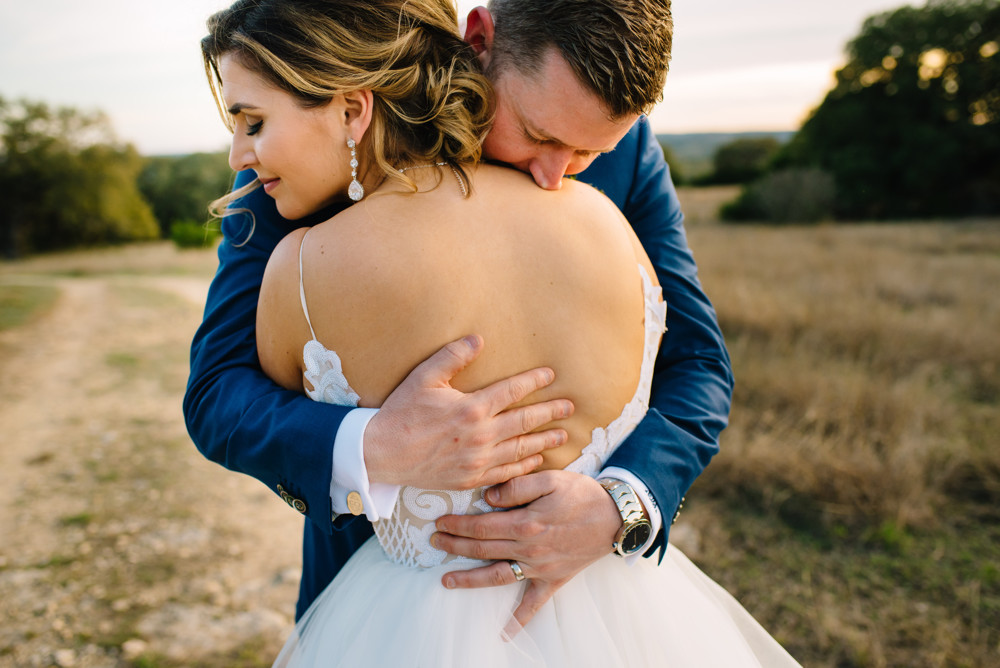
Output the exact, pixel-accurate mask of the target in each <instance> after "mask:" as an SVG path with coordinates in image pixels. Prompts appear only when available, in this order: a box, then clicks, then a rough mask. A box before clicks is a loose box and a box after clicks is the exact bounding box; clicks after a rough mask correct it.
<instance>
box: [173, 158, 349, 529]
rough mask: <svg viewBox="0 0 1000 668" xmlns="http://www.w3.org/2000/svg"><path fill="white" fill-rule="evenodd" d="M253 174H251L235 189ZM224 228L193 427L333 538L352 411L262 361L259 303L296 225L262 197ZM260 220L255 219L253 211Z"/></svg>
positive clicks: (192, 399)
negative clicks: (336, 489) (323, 400)
mask: <svg viewBox="0 0 1000 668" xmlns="http://www.w3.org/2000/svg"><path fill="white" fill-rule="evenodd" d="M250 178H252V176H247V175H246V173H242V174H240V175H239V176H238V177H237V182H236V186H237V187H239V186H241V185H244V184H245V183H247V182H248V181H249V180H250ZM238 204H239V206H240V209H241V210H242V211H241V212H237V213H234V214H232V215H229V216H226V217H225V218H224V219H223V221H222V231H223V237H224V239H223V241H222V243H221V244H220V246H219V266H218V270H217V272H216V275H215V278H214V279H213V280H212V284H211V287H210V288H209V292H208V299H207V302H206V305H205V314H204V319H203V321H202V324H201V326H200V327H199V328H198V331H197V333H196V334H195V337H194V341H193V343H192V345H191V374H190V377H189V379H188V385H187V391H186V393H185V395H184V419H185V422H186V424H187V429H188V432H189V433H190V435H191V438H192V440H193V441H194V443H195V445H196V446H197V447H198V449H199V450H200V451H201V453H202V454H203V455H205V457H207V458H208V459H210V460H212V461H214V462H216V463H218V464H221V465H223V466H225V467H226V468H228V469H230V470H233V471H238V472H240V473H245V474H247V475H250V476H253V477H254V478H257V479H258V480H260V481H261V482H263V483H264V484H265V485H267V487H268V488H269V489H270V490H271V491H273V492H275V493H276V494H278V495H279V496H281V498H282V499H283V500H284V501H285V502H286V503H288V504H289V505H290V506H292V507H293V508H295V509H296V510H298V511H299V512H301V513H303V514H305V515H306V516H307V517H309V519H310V520H312V521H313V522H314V523H315V525H316V526H317V528H319V529H320V530H321V531H323V532H324V533H327V534H330V533H332V532H333V531H334V530H335V528H342V527H343V525H345V524H346V523H347V522H350V521H351V520H352V519H353V518H352V517H350V516H348V517H345V518H343V519H340V520H338V522H337V524H336V527H335V526H334V523H333V512H332V508H331V501H330V478H331V473H332V458H333V443H334V439H335V437H336V434H337V429H338V427H339V426H340V422H341V421H342V420H343V418H344V416H345V415H346V414H347V413H348V411H349V410H350V409H348V408H344V407H339V406H332V405H329V404H320V403H317V402H314V401H312V400H310V399H309V398H307V397H305V396H304V395H302V394H299V393H297V392H291V391H288V390H285V389H283V388H281V387H279V386H278V385H276V384H275V383H273V382H272V381H271V380H270V379H269V378H268V377H267V376H265V375H264V372H263V371H262V370H261V368H260V364H259V362H258V359H257V344H256V327H255V323H256V317H257V298H258V294H259V291H260V286H261V281H262V278H263V275H264V268H265V267H266V266H267V261H268V258H269V257H270V255H271V252H272V251H273V250H274V247H275V246H276V245H277V243H278V241H280V240H281V238H282V237H284V236H285V234H287V233H288V232H290V231H291V230H292V229H294V228H296V227H301V226H302V225H303V224H306V223H303V222H302V221H298V222H296V223H289V222H288V221H285V220H284V219H282V218H281V217H280V216H279V215H278V213H277V210H276V209H275V208H274V205H273V201H272V200H271V199H270V198H268V197H267V196H266V195H265V194H264V193H263V192H262V191H261V190H260V189H258V190H257V191H255V192H254V193H251V194H250V195H248V196H247V197H245V198H243V200H241V201H240V202H239V203H238ZM251 212H252V213H251Z"/></svg>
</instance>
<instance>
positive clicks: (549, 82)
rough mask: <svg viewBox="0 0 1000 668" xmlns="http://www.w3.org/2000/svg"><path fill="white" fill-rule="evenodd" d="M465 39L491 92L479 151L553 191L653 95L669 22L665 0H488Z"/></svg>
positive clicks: (666, 51) (658, 91) (609, 145)
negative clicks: (491, 107) (492, 111)
mask: <svg viewBox="0 0 1000 668" xmlns="http://www.w3.org/2000/svg"><path fill="white" fill-rule="evenodd" d="M465 36H466V41H468V42H469V43H470V44H472V46H473V47H475V49H476V50H477V52H478V53H479V54H480V58H481V60H482V62H483V64H484V66H485V68H486V72H487V74H488V75H489V77H490V78H491V79H492V80H493V85H494V87H495V89H496V96H497V112H496V120H495V122H494V125H493V129H492V130H491V131H490V134H489V135H488V136H487V138H486V144H485V152H486V156H487V157H488V158H490V159H492V160H498V161H501V162H506V163H508V164H510V165H511V166H513V167H516V168H517V169H520V170H521V171H524V172H528V173H530V174H531V175H532V176H533V177H534V179H535V181H536V182H537V183H538V185H540V186H542V187H543V188H550V189H553V188H558V187H559V185H560V183H561V179H562V177H563V175H565V174H577V173H579V172H581V171H583V170H584V169H586V168H587V166H589V165H590V163H591V162H593V161H594V158H596V157H597V156H598V155H599V154H600V153H603V152H606V151H610V150H611V149H613V148H614V147H615V145H616V144H617V143H618V142H619V141H620V140H621V138H622V137H624V136H625V134H626V133H627V132H628V130H629V128H630V127H632V125H633V123H635V121H636V119H637V118H638V117H639V115H640V114H643V113H647V112H648V111H649V110H650V109H651V108H652V106H653V105H654V104H656V103H657V102H658V101H659V100H660V99H661V98H662V94H663V84H664V82H665V80H666V76H667V68H668V65H669V62H670V47H671V40H672V37H673V20H672V18H671V15H670V0H542V1H539V0H490V5H489V11H487V10H486V9H484V8H482V7H478V8H476V9H474V10H473V11H472V12H471V13H470V15H469V18H468V22H467V26H466V35H465Z"/></svg>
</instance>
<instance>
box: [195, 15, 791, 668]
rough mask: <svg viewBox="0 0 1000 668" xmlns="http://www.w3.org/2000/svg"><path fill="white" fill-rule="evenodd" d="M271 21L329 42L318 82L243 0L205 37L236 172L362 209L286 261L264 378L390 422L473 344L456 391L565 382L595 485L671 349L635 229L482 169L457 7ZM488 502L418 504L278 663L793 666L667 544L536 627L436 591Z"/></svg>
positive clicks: (302, 244) (490, 606) (295, 197)
mask: <svg viewBox="0 0 1000 668" xmlns="http://www.w3.org/2000/svg"><path fill="white" fill-rule="evenodd" d="M260 4H261V3H260V2H251V3H249V6H251V7H256V6H258V5H260ZM274 5H275V6H274V8H273V15H272V16H270V17H269V33H270V34H272V35H296V34H297V35H299V36H300V38H301V35H302V34H303V31H302V30H299V28H301V27H303V26H305V25H308V26H309V32H311V33H312V34H318V33H322V34H325V35H326V37H327V40H328V41H327V43H326V44H325V45H324V46H316V45H314V52H310V53H307V54H306V55H307V56H308V60H309V65H308V66H305V65H303V64H302V56H303V53H304V52H305V51H306V50H305V49H304V48H303V47H302V41H301V39H297V40H289V41H288V42H284V43H282V42H281V40H280V39H272V40H271V41H272V42H273V45H271V46H269V47H264V46H263V45H262V44H261V43H260V42H258V41H256V40H254V39H253V38H252V37H250V36H249V35H248V34H247V33H246V32H244V31H242V25H241V19H242V17H243V16H244V15H245V10H246V7H247V6H248V3H247V2H239V3H237V4H236V5H234V6H233V7H232V8H230V9H229V10H226V11H223V12H220V13H219V14H216V15H215V16H213V17H212V19H211V20H210V22H209V28H210V33H211V34H210V35H209V37H207V38H206V39H205V41H204V42H203V48H204V50H205V57H206V66H207V68H208V71H209V72H210V73H211V77H212V82H213V90H215V92H216V94H217V97H218V96H221V99H220V100H219V102H220V106H221V107H222V108H223V109H226V110H228V114H229V117H230V119H231V121H232V125H233V129H234V137H233V145H232V151H231V154H230V162H231V164H232V166H233V167H234V169H238V170H241V169H253V170H254V171H255V172H256V174H257V181H256V182H255V183H254V184H251V186H250V188H255V187H262V188H263V189H264V190H265V192H266V193H267V194H268V195H270V196H271V197H273V198H274V200H275V203H276V206H277V209H278V211H279V212H280V213H281V215H282V216H283V217H285V218H288V219H293V220H294V219H299V218H302V217H305V216H307V215H309V214H312V213H314V212H317V211H319V210H321V209H323V208H324V207H326V206H328V205H330V204H331V203H334V202H337V201H343V200H347V199H348V198H349V199H350V200H354V201H355V202H357V203H356V204H354V205H353V206H351V207H349V208H347V209H346V210H344V211H343V212H342V213H340V214H338V215H336V216H335V217H333V218H331V219H330V220H328V221H326V222H324V223H321V224H318V225H315V226H314V227H311V228H303V229H300V230H297V231H295V232H293V233H291V234H290V235H288V237H286V238H285V239H284V240H283V241H282V242H281V243H280V244H279V245H278V247H277V248H276V249H275V251H274V253H273V255H272V257H271V260H270V262H269V263H268V267H267V270H266V273H265V276H264V282H263V285H262V287H261V293H260V301H259V307H258V314H257V341H258V351H259V356H260V361H261V366H262V367H263V369H264V370H265V372H266V373H267V374H268V375H269V376H271V377H272V378H273V379H274V380H275V381H276V382H277V383H279V384H280V385H282V386H284V387H286V388H289V389H293V390H297V391H300V392H304V393H306V394H307V395H309V396H310V397H311V398H313V399H314V400H316V401H324V402H329V403H339V404H343V405H351V406H367V407H377V406H379V405H380V404H381V402H382V401H384V400H385V398H386V397H387V396H388V395H389V394H390V392H391V391H392V390H393V389H394V388H395V387H396V386H397V385H398V384H399V383H400V382H401V381H402V380H403V379H404V378H405V377H406V375H407V374H408V372H409V371H410V370H411V369H413V368H414V367H415V366H416V365H417V364H419V363H420V362H421V361H422V360H424V359H426V358H427V357H428V356H429V355H430V354H431V353H433V352H434V351H436V350H438V349H439V348H440V347H441V346H442V345H443V344H445V343H447V342H448V341H453V340H457V339H460V338H461V337H462V336H463V335H465V334H466V333H468V332H476V333H477V335H475V336H470V337H466V339H465V341H466V343H467V344H468V345H472V346H474V347H480V346H482V347H483V352H482V354H481V355H480V356H479V358H478V359H477V361H476V362H475V363H474V364H473V365H471V366H469V367H468V368H466V369H465V370H464V371H462V372H461V373H460V374H459V375H457V376H456V377H455V378H454V380H453V385H454V386H455V387H457V388H458V389H461V390H463V391H473V390H475V389H477V388H481V387H484V386H487V385H489V384H490V383H492V382H494V381H495V380H497V379H499V378H505V377H508V376H511V375H512V374H513V373H515V372H516V371H517V370H520V369H525V368H533V367H539V366H549V367H551V368H552V369H553V370H554V371H555V372H556V381H555V382H554V383H553V384H552V385H550V386H548V387H547V388H545V389H544V390H542V391H540V393H539V394H540V395H541V396H539V397H533V398H532V399H533V400H545V399H547V398H556V397H566V398H569V399H571V400H572V401H573V404H574V405H575V412H574V413H573V414H572V415H571V416H569V417H567V418H566V419H565V420H563V421H562V423H561V424H560V426H561V427H562V428H563V429H564V430H565V432H566V440H565V443H563V444H562V445H561V446H560V447H558V448H555V449H551V450H548V451H546V452H545V453H543V460H544V463H543V464H542V468H560V469H569V470H573V471H577V472H580V473H584V474H587V475H591V476H593V475H596V474H597V472H598V471H599V470H600V468H601V466H602V465H603V463H604V462H605V461H606V460H607V458H608V457H609V456H610V454H611V453H612V452H613V451H614V449H615V447H616V446H617V445H618V444H620V443H621V442H622V440H624V439H625V437H626V436H628V434H629V433H630V432H631V431H632V429H633V428H634V427H635V426H636V425H637V424H638V422H639V421H640V420H641V419H642V417H643V415H644V414H645V412H646V410H647V407H648V398H649V393H650V386H651V380H652V371H653V363H654V359H655V357H656V352H657V348H658V346H659V341H660V337H661V335H662V334H663V332H664V329H665V325H664V321H665V315H666V305H665V304H664V303H663V302H662V301H661V299H660V289H659V286H658V284H657V281H656V274H655V272H654V270H653V267H652V266H651V264H650V261H649V259H648V258H647V256H646V254H645V252H644V251H643V249H642V246H641V245H640V243H639V242H638V240H637V239H636V237H635V235H634V233H633V232H632V229H631V228H630V226H629V225H628V223H627V221H625V219H624V218H623V217H622V215H621V213H620V212H619V211H618V209H617V208H616V207H615V206H614V204H612V203H611V202H610V201H609V200H608V199H607V198H605V197H604V196H603V195H602V194H601V193H600V192H598V191H596V190H594V189H592V188H590V187H589V186H586V185H583V184H581V183H577V182H573V181H570V182H568V183H566V185H565V186H564V187H563V188H562V189H561V190H558V191H544V190H542V189H540V188H538V187H536V186H535V185H534V183H533V182H532V180H531V179H530V177H528V176H526V175H524V174H522V173H520V172H516V171H513V170H509V169H506V168H503V167H498V166H491V165H487V164H482V163H480V162H479V158H480V154H481V145H482V140H483V137H484V136H485V133H486V132H487V130H488V127H489V123H490V120H491V110H492V98H491V89H490V85H489V83H488V81H487V80H486V79H485V78H484V77H483V76H482V74H481V73H480V71H479V69H478V64H477V61H476V60H475V58H474V55H473V54H472V52H471V51H470V50H468V49H466V48H465V46H464V44H463V43H462V42H461V39H460V37H459V35H458V34H457V28H456V25H457V22H456V17H455V9H454V6H453V5H452V3H450V2H447V1H446V0H395V1H394V0H386V1H384V2H380V3H377V5H378V6H377V9H376V8H375V3H361V2H358V3H352V2H315V1H305V0H303V1H301V2H294V1H292V2H289V1H283V2H280V3H278V2H276V3H274ZM243 194H245V191H237V192H236V193H234V194H233V195H231V196H230V197H229V198H226V201H234V200H236V199H238V198H239V197H240V196H242V195H243ZM484 489H485V488H477V489H471V490H462V491H449V490H424V489H418V488H414V487H404V488H402V490H401V491H400V493H399V494H398V497H397V498H396V499H395V506H394V508H393V511H392V513H391V514H390V515H389V516H387V517H382V518H381V519H379V520H378V521H377V522H376V523H375V527H374V528H375V534H376V536H375V537H373V538H372V539H370V540H368V542H367V543H365V544H364V546H363V547H362V548H361V549H360V550H359V551H358V552H357V553H355V555H354V557H353V558H352V559H351V560H350V561H349V562H348V564H347V565H346V566H345V567H344V568H343V569H342V570H341V571H340V573H339V574H338V575H337V577H336V578H335V579H334V581H333V582H332V583H331V584H330V585H329V586H328V587H327V588H326V590H325V591H324V592H323V593H322V594H321V595H320V597H319V598H318V599H317V600H316V601H315V602H314V603H313V604H312V606H310V608H309V610H308V611H307V612H306V613H305V615H303V617H302V618H301V619H300V621H299V623H298V624H297V626H296V629H295V633H294V634H293V635H292V637H291V638H290V639H289V640H288V642H287V644H286V646H285V648H284V650H283V651H282V653H281V655H280V656H279V658H278V659H277V662H276V665H282V666H285V665H288V666H291V665H324V666H326V665H343V666H356V665H374V666H466V665H476V666H494V665H496V666H530V665H537V666H587V665H594V666H596V665H601V666H654V665H655V666H659V665H678V666H690V665H697V666H706V665H719V666H757V665H766V666H776V665H797V664H795V662H794V660H792V659H791V657H789V656H788V655H787V653H785V652H784V650H783V649H782V648H781V647H780V645H778V643H776V642H775V641H774V640H773V639H772V638H771V637H770V636H769V635H768V634H767V633H766V632H765V631H764V630H763V629H762V628H761V627H760V626H759V625H758V624H757V623H756V622H755V621H754V620H753V618H752V617H751V616H750V615H749V614H748V613H746V611H745V610H743V608H742V607H740V605H739V604H738V603H737V602H736V601H735V600H734V599H733V598H732V597H731V596H729V594H727V593H726V592H725V591H724V590H722V589H721V588H720V587H719V586H718V585H716V584H715V583H714V582H713V581H712V580H710V579H709V578H708V577H707V576H705V575H704V574H703V573H701V571H699V570H698V569H697V568H696V567H695V566H693V565H692V564H691V563H690V562H689V561H688V560H687V559H686V558H685V557H684V555H683V554H681V553H680V552H679V551H678V550H676V549H675V548H673V547H669V548H668V550H667V553H666V558H665V559H664V561H663V563H662V564H660V565H657V564H655V563H653V562H652V560H643V559H639V560H638V561H637V563H633V564H631V565H629V564H628V563H626V561H625V560H622V559H620V558H618V557H616V556H614V555H612V554H609V555H608V556H607V557H605V558H604V559H602V560H600V561H598V562H597V563H595V564H594V565H592V566H591V567H590V568H588V569H586V570H585V571H583V572H582V573H581V574H579V575H578V576H577V577H576V578H574V579H573V580H571V581H570V582H569V583H568V584H566V585H565V586H563V587H562V588H561V589H560V590H559V591H557V592H556V594H555V595H554V596H553V598H552V599H551V600H550V601H549V602H548V603H547V604H546V605H545V606H544V607H543V608H542V609H541V610H540V611H539V612H538V614H537V615H536V616H535V617H534V618H533V619H532V620H531V621H530V622H528V623H527V624H526V625H525V626H524V627H523V628H522V627H520V626H519V625H518V624H517V623H516V622H515V621H513V617H512V615H513V612H514V610H515V608H516V607H517V603H518V600H519V597H520V594H521V592H522V585H523V583H518V584H516V585H508V586H503V587H492V588H487V589H471V590H446V589H444V588H443V587H442V586H441V576H442V574H443V573H444V572H446V571H448V570H455V569H467V568H474V567H477V566H482V565H483V562H479V561H475V560H472V559H467V558H464V557H455V556H453V555H448V554H446V553H445V552H443V551H441V550H438V549H437V548H435V546H434V545H433V544H432V542H431V535H432V534H433V532H434V520H435V519H437V518H439V517H441V516H443V515H445V514H474V513H485V512H491V511H492V510H493V509H492V508H491V507H490V506H489V505H488V504H487V503H486V502H485V500H484V498H483V491H484ZM515 574H516V568H515Z"/></svg>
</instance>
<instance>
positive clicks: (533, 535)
mask: <svg viewBox="0 0 1000 668" xmlns="http://www.w3.org/2000/svg"><path fill="white" fill-rule="evenodd" d="M486 500H487V501H488V502H489V503H490V505H492V506H494V507H496V508H513V510H508V511H506V512H502V513H486V514H484V515H446V516H444V517H442V518H440V519H439V520H438V521H437V529H438V532H439V533H436V534H434V535H433V536H432V537H431V542H432V544H433V545H434V546H435V547H436V548H438V549H440V550H445V551H446V552H449V553H451V554H459V555H463V556H466V557H472V558H474V559H502V560H504V561H498V562H497V563H494V564H490V565H489V566H483V567H482V568H475V569H472V570H468V571H454V572H451V573H446V574H445V575H444V577H443V578H442V583H443V584H444V586H445V587H449V588H462V589H467V588H476V587H494V586H498V585H506V584H513V583H514V582H516V580H515V578H514V572H513V571H512V570H511V567H510V564H509V563H508V561H506V560H509V559H513V560H516V561H517V562H518V564H519V565H520V566H521V570H522V571H523V572H524V575H525V577H527V578H529V582H528V586H527V588H526V589H525V591H524V596H523V597H522V598H521V604H520V605H519V606H518V608H517V610H515V611H514V618H515V619H516V620H517V622H518V623H519V624H520V626H524V625H525V624H527V623H528V621H529V620H530V619H531V618H532V617H534V616H535V613H536V612H538V610H539V608H541V607H542V605H544V604H545V602H546V601H548V600H549V599H550V598H551V597H552V594H554V593H555V592H556V590H558V589H559V588H560V587H561V586H562V585H563V584H565V583H566V582H568V581H569V580H570V579H572V578H573V576H575V575H576V574H577V573H579V572H580V571H582V570H583V569H584V568H586V567H587V566H589V565H590V564H592V563H593V562H595V561H597V560H598V559H600V558H601V557H604V556H605V555H607V554H608V553H609V552H611V545H612V543H613V542H614V538H615V535H617V533H618V530H619V529H620V528H621V525H622V520H621V515H620V514H619V513H618V508H617V507H616V506H615V503H614V501H613V500H612V499H611V496H610V495H609V494H608V493H607V492H606V491H605V490H604V488H603V487H601V485H600V484H598V482H597V481H596V480H594V479H593V478H590V477H588V476H585V475H581V474H579V473H571V472H569V471H540V472H538V473H532V474H529V475H525V476H522V477H520V478H514V479H513V480H510V481H508V482H506V483H504V484H502V485H498V486H496V487H493V488H491V489H489V490H487V493H486ZM519 506H521V507H519Z"/></svg>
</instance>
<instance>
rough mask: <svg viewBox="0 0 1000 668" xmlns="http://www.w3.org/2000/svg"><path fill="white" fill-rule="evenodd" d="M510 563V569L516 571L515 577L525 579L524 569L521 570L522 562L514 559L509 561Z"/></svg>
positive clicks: (518, 579)
mask: <svg viewBox="0 0 1000 668" xmlns="http://www.w3.org/2000/svg"><path fill="white" fill-rule="evenodd" d="M507 563H508V564H510V570H512V571H514V579H515V580H517V581H518V582H520V581H521V580H523V579H524V571H522V570H521V564H519V563H517V562H516V561H514V560H513V559H511V560H510V561H508V562H507Z"/></svg>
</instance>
